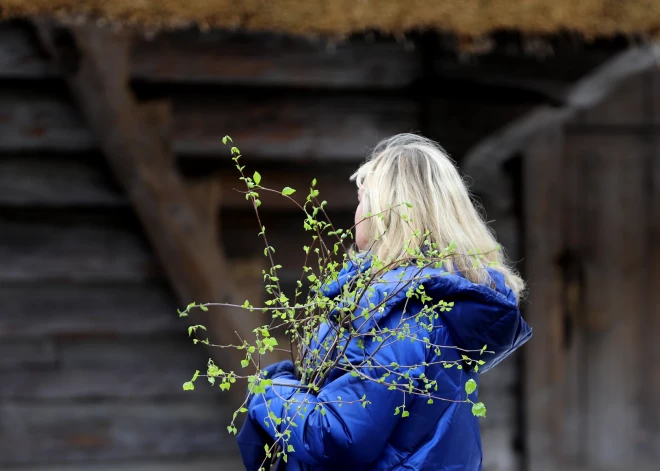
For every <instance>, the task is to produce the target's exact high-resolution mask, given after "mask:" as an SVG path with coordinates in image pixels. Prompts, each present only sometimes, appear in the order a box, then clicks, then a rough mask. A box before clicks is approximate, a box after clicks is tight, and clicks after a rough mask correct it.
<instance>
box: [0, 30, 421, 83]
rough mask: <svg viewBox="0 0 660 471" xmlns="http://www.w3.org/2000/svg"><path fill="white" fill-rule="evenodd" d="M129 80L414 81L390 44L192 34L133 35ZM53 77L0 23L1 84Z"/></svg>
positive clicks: (29, 40)
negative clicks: (5, 80) (16, 80)
mask: <svg viewBox="0 0 660 471" xmlns="http://www.w3.org/2000/svg"><path fill="white" fill-rule="evenodd" d="M130 62H131V76H132V78H133V79H136V80H141V81H147V82H177V83H213V84H225V85H250V86H295V87H327V88H396V87H405V86H408V85H410V84H412V83H413V82H414V81H415V80H416V79H417V78H418V77H419V76H420V75H421V60H420V57H419V53H418V52H417V51H416V50H415V49H414V48H410V47H408V46H407V45H404V44H401V43H397V42H396V41H394V40H379V41H366V40H364V39H356V40H351V41H341V42H336V43H331V42H329V41H327V40H310V39H305V38H292V37H287V36H282V35H275V34H251V35H247V34H241V33H232V32H225V31H212V32H207V33H202V32H200V31H199V30H193V31H178V32H172V33H161V34H158V35H157V36H156V37H155V38H148V39H147V38H144V37H138V38H137V40H136V42H135V44H134V45H133V47H132V51H131V61H130ZM55 76H58V72H57V70H56V68H55V67H53V66H52V65H51V64H50V63H49V62H48V60H47V59H46V58H45V57H44V54H43V53H42V51H41V50H40V48H39V46H38V43H37V41H36V38H35V37H34V33H33V32H32V31H31V30H30V28H28V27H27V26H26V25H24V24H20V23H7V24H3V25H0V78H21V79H40V78H44V77H55Z"/></svg>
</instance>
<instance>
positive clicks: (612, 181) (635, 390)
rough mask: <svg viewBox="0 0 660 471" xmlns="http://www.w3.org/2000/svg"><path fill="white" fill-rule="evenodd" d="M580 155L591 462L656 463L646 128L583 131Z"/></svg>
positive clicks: (588, 457) (588, 452)
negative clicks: (643, 438) (649, 415)
mask: <svg viewBox="0 0 660 471" xmlns="http://www.w3.org/2000/svg"><path fill="white" fill-rule="evenodd" d="M578 142H579V146H580V147H579V149H576V150H575V156H576V157H578V158H580V159H581V160H582V161H583V162H584V167H583V168H584V175H583V185H582V190H583V191H582V194H583V197H584V198H585V208H584V209H585V212H584V214H583V217H584V221H585V226H584V231H583V237H584V238H583V249H584V251H585V254H586V260H585V271H584V274H585V286H586V297H585V325H584V329H585V334H586V348H587V355H588V357H587V364H586V371H584V372H583V375H582V378H581V379H582V383H581V384H582V388H583V394H587V395H588V396H587V400H586V406H587V414H586V417H587V423H586V440H585V441H584V447H585V451H586V453H585V456H586V460H587V463H588V464H589V465H591V466H593V467H595V468H607V467H608V466H625V465H626V464H629V463H639V464H642V463H652V462H653V458H655V459H657V455H656V456H655V457H653V456H652V455H650V454H649V453H648V451H647V452H645V451H643V450H640V446H639V444H640V441H639V438H638V436H637V434H638V431H639V430H640V425H641V423H640V422H641V417H642V415H643V414H644V413H645V412H644V411H643V410H642V409H641V404H640V397H641V394H642V391H643V388H644V387H646V384H645V381H644V380H643V378H644V377H645V367H644V363H645V359H644V358H643V356H642V354H643V351H642V350H641V349H640V348H639V347H640V345H641V344H642V337H641V333H642V330H643V325H642V319H643V312H644V291H645V286H646V285H645V282H646V279H647V278H648V277H649V275H650V265H649V264H648V261H649V259H648V251H647V248H646V247H645V245H644V242H645V240H646V234H645V231H646V230H647V226H646V224H645V221H646V218H647V217H648V214H647V213H646V207H647V205H646V204H645V202H646V199H647V198H648V197H649V195H648V194H647V193H646V191H647V188H646V186H645V185H644V183H645V171H646V170H645V162H646V156H647V154H648V152H650V150H651V149H650V148H649V143H648V141H647V140H646V139H645V138H644V137H643V136H635V135H629V136H624V135H620V136H612V135H598V136H583V137H582V138H581V139H579V141H578Z"/></svg>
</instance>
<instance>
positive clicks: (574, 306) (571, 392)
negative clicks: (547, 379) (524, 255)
mask: <svg viewBox="0 0 660 471" xmlns="http://www.w3.org/2000/svg"><path fill="white" fill-rule="evenodd" d="M581 139H582V135H580V134H577V135H574V134H571V133H567V134H566V138H565V151H564V153H563V155H562V156H561V157H560V158H561V161H562V167H563V169H564V183H563V186H562V193H561V203H560V204H561V206H562V210H563V221H562V223H563V224H562V229H563V233H564V234H563V237H564V244H565V247H564V253H563V254H562V257H561V261H560V263H561V269H562V291H563V304H564V305H563V310H564V312H563V316H564V319H563V323H564V335H565V338H564V349H565V351H566V365H565V385H564V391H563V402H564V410H563V411H561V412H562V414H563V418H562V419H563V427H562V455H563V456H562V458H563V460H564V462H563V463H562V466H564V465H566V466H568V465H578V464H580V463H585V462H586V458H585V451H586V450H585V444H584V441H585V436H586V425H587V417H586V415H587V407H586V401H587V395H586V394H584V384H583V383H584V381H583V377H584V373H585V370H586V367H587V365H586V362H587V358H588V351H587V348H586V347H587V346H586V338H585V331H584V318H585V316H584V309H585V306H584V301H585V299H584V298H585V296H586V291H585V290H586V286H585V283H584V282H585V280H584V273H583V269H584V254H585V240H584V229H585V227H584V224H585V218H584V214H585V198H584V181H583V180H584V173H585V165H586V164H585V162H584V159H582V158H581V155H580V152H579V149H582V146H581V145H580V140H581Z"/></svg>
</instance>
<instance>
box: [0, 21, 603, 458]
mask: <svg viewBox="0 0 660 471" xmlns="http://www.w3.org/2000/svg"><path fill="white" fill-rule="evenodd" d="M442 51H443V50H442V48H441V44H440V43H439V42H435V41H434V40H428V39H420V40H414V41H409V42H407V43H404V44H398V43H396V42H394V41H392V40H385V39H376V40H373V41H371V40H367V39H365V38H357V39H355V40H353V41H352V42H350V43H343V44H339V45H334V46H333V45H329V44H327V43H324V42H320V41H319V42H309V41H301V40H292V39H289V38H282V37H277V36H272V35H257V36H247V37H246V36H241V35H236V34H229V33H210V34H207V35H200V34H197V33H195V34H193V33H177V34H171V35H165V36H161V37H159V38H157V39H155V40H147V39H141V40H139V41H138V42H137V44H136V45H135V47H134V49H133V52H132V77H133V86H134V89H135V92H136V94H137V96H138V97H139V98H140V99H141V100H150V99H160V98H167V99H169V100H170V101H171V104H172V110H173V126H172V140H173V141H172V143H173V147H174V150H175V152H176V154H177V158H178V164H179V167H180V169H181V171H182V172H183V173H184V174H185V175H186V176H187V177H188V178H189V179H190V180H191V181H194V180H197V179H203V178H204V177H207V176H209V175H211V174H214V175H220V176H221V178H222V181H223V187H224V190H223V191H224V192H223V196H222V201H223V206H222V210H221V212H220V214H219V224H220V227H221V242H222V243H223V244H224V246H225V248H226V251H227V253H228V254H229V256H230V257H231V258H232V260H233V262H234V263H233V266H240V265H241V263H242V262H241V260H244V259H246V258H248V257H252V256H254V254H255V253H259V252H260V248H261V245H260V243H259V241H258V239H257V237H256V233H257V232H258V227H257V224H256V222H255V221H254V218H253V216H252V214H251V213H250V208H249V207H248V206H247V205H246V204H245V203H244V200H243V198H242V197H241V195H238V194H237V193H236V192H234V191H232V188H234V187H240V182H239V181H238V179H237V174H236V173H235V171H234V169H233V167H232V165H231V161H230V158H229V155H228V153H227V148H226V147H225V146H223V145H222V143H221V138H222V136H224V135H225V134H229V135H231V136H232V137H233V138H234V141H235V143H236V145H237V146H238V147H240V149H241V150H242V152H243V154H244V156H245V157H244V158H245V163H246V164H247V165H248V170H250V169H253V168H254V169H258V170H259V171H260V173H261V174H262V176H263V184H265V185H272V186H273V187H274V188H281V187H283V186H286V185H288V186H292V187H294V188H298V189H299V193H303V191H302V190H303V189H304V188H306V187H307V185H308V184H309V182H310V181H311V180H312V178H314V177H316V178H318V179H319V188H320V190H321V197H322V198H324V199H327V200H328V201H329V206H328V207H329V211H330V214H331V217H332V218H333V220H334V221H336V222H337V223H338V225H339V226H342V227H348V226H349V225H350V224H351V221H352V217H353V211H354V207H355V188H354V186H353V185H352V184H351V183H350V182H348V176H349V175H350V174H351V173H352V171H353V170H354V169H355V168H356V166H357V164H358V163H359V162H360V161H361V160H362V159H363V158H364V157H365V155H366V154H367V153H368V149H369V147H370V146H373V145H374V144H375V143H376V142H377V141H378V140H379V139H381V138H383V137H386V136H389V135H392V134H395V133H398V132H406V131H421V132H423V133H424V134H427V135H429V136H430V137H433V138H435V139H437V140H439V141H440V142H441V143H442V144H443V145H444V146H445V147H446V148H447V149H448V150H449V151H450V152H451V153H452V155H453V156H454V157H456V158H457V159H458V160H459V162H460V158H461V156H462V155H463V153H464V152H465V151H466V150H467V148H468V147H470V146H471V145H473V144H474V143H475V142H476V141H477V140H478V139H479V138H481V137H483V136H485V135H487V134H489V133H491V132H493V131H494V130H495V129H497V128H498V127H499V126H501V124H502V123H503V122H506V121H507V120H510V119H511V118H513V117H516V116H518V115H520V114H521V113H523V112H525V111H526V110H528V109H530V108H531V107H532V106H534V105H535V104H536V103H537V102H538V100H539V93H540V94H547V93H550V94H553V93H555V92H557V91H559V90H560V89H561V87H562V86H563V85H564V84H566V83H568V82H570V81H571V80H573V78H574V77H571V76H569V75H568V73H567V72H565V73H563V75H557V76H555V77H554V78H553V79H552V80H549V79H548V78H547V74H546V75H545V76H544V78H543V79H542V80H539V79H538V77H539V74H538V73H536V74H535V73H533V71H534V70H537V69H534V68H533V67H532V68H530V66H529V64H530V62H529V61H521V60H518V59H511V58H509V57H508V56H507V55H506V54H504V55H502V56H499V60H497V58H495V59H492V62H489V59H485V60H484V61H483V62H482V68H480V67H477V66H475V65H474V64H469V63H467V64H462V63H459V62H458V60H457V59H456V57H454V56H450V55H448V54H447V53H444V52H442ZM507 60H510V61H514V62H515V66H516V67H517V69H518V70H519V71H522V72H523V76H524V81H523V82H515V83H508V82H507V77H508V76H507V73H508V71H507V67H506V64H507V62H506V61H507ZM599 60H602V59H601V58H598V57H596V58H594V57H591V58H590V59H589V60H585V61H578V60H575V61H574V62H575V66H576V68H578V67H584V66H585V65H584V64H585V63H589V61H591V64H593V63H596V62H598V61H599ZM516 61H517V62H516ZM502 64H505V65H504V66H503V65H502ZM526 68H527V69H526ZM576 68H574V69H572V70H577V69H576ZM528 69H529V70H530V73H529V74H528V75H527V76H525V74H524V71H525V70H528ZM484 70H488V71H490V73H491V75H490V77H491V79H492V80H494V83H496V84H498V83H499V84H500V85H501V84H502V83H504V88H497V89H496V90H497V93H493V89H492V88H491V87H492V84H490V83H485V84H484V83H481V82H480V81H482V80H483V79H484V75H482V74H481V72H482V71H484ZM509 78H510V76H509ZM464 79H465V80H468V81H467V82H466V83H465V84H463V85H458V84H459V83H462V82H461V81H462V80H464ZM521 83H522V84H524V86H526V87H527V88H528V89H529V91H528V92H524V93H516V94H515V96H514V95H512V94H511V93H509V92H508V91H507V90H509V89H511V88H513V87H519V86H521ZM500 85H497V86H498V87H499V86H500ZM449 90H451V91H449ZM475 116H478V119H475ZM262 209H263V210H264V215H263V217H264V224H265V225H266V226H267V227H268V230H269V234H270V237H271V240H270V242H271V245H273V246H275V247H276V249H277V257H280V258H279V259H277V257H276V260H279V261H281V262H282V264H283V265H284V266H285V270H284V273H283V276H282V278H283V281H284V284H285V286H287V287H289V288H288V289H290V287H291V286H292V284H293V280H294V279H295V277H296V276H297V275H299V273H298V272H297V271H295V270H293V269H292V268H294V267H296V266H300V265H301V264H302V262H303V255H304V254H303V252H302V250H301V247H302V246H303V245H304V244H305V243H306V240H307V239H306V234H305V232H304V230H303V229H302V227H300V219H299V217H298V216H297V214H296V213H295V212H294V211H293V210H292V208H291V206H290V205H287V204H286V202H283V201H282V200H280V199H277V198H266V199H264V205H263V206H262ZM509 216H510V218H509V222H508V223H507V222H506V221H504V223H503V222H502V221H500V222H498V223H497V224H499V225H498V226H497V227H496V229H497V230H498V232H499V234H500V236H501V238H502V240H503V241H505V243H506V244H507V245H508V244H509V243H510V244H511V245H512V246H511V247H508V248H509V250H510V251H511V252H512V255H513V256H514V258H515V259H518V257H517V254H518V247H515V246H513V245H516V244H517V243H518V242H517V238H516V236H515V231H516V230H517V226H516V219H515V218H516V217H517V216H516V215H515V214H514V215H509ZM509 241H510V242H509ZM0 259H1V260H2V261H3V263H2V264H0V299H2V301H3V302H2V303H0V353H1V355H0V384H1V387H0V466H2V467H3V468H5V467H12V466H22V467H25V469H49V470H50V469H61V470H65V469H66V470H77V469H89V466H93V467H94V468H96V469H102V470H108V471H110V470H113V471H114V470H120V469H122V470H127V469H131V470H132V469H140V470H142V471H145V470H150V469H167V470H169V469H172V470H174V469H180V468H183V467H185V468H186V469H191V470H199V471H201V470H206V469H211V466H213V467H215V466H216V465H217V464H218V463H220V464H221V465H222V466H221V467H222V469H238V463H237V461H236V450H235V447H234V445H233V439H232V438H231V437H229V436H228V435H227V433H226V429H225V426H226V425H227V421H228V419H229V414H230V412H231V408H230V406H231V404H228V402H227V399H226V398H225V397H224V396H222V395H221V394H220V393H219V392H217V391H215V390H213V391H211V390H210V388H198V389H197V390H195V391H194V392H193V393H186V394H184V393H183V392H182V391H181V383H182V382H183V381H186V380H187V379H188V378H189V377H190V375H191V374H192V372H193V371H194V370H195V369H196V368H200V366H203V365H204V363H205V360H206V358H207V354H206V352H204V351H202V350H200V349H196V348H194V347H193V346H192V345H191V344H190V342H189V340H188V338H187V336H186V334H185V327H186V323H184V322H182V321H179V319H178V318H177V317H176V308H177V307H179V305H178V303H177V301H176V300H175V299H174V298H173V295H172V292H171V289H170V287H169V286H168V283H167V280H165V279H164V276H163V272H162V270H161V267H160V264H159V262H158V260H156V259H155V257H154V254H153V253H152V251H151V249H150V247H149V246H148V244H147V243H146V241H145V239H144V236H143V234H142V230H141V227H140V223H139V221H138V220H137V219H136V217H135V215H134V214H133V212H132V210H131V208H130V204H129V202H128V201H127V199H126V197H125V196H124V195H123V194H122V192H121V190H120V189H119V188H118V186H117V184H116V182H115V181H114V179H113V177H112V175H111V173H110V171H109V169H108V167H107V166H106V163H105V161H104V159H103V156H102V155H101V154H100V152H99V150H98V147H97V143H96V141H95V139H94V137H93V136H92V134H91V133H90V131H89V129H88V128H87V126H86V125H85V123H84V121H83V119H82V117H81V116H80V114H79V112H78V111H77V110H76V108H75V106H74V105H73V102H72V100H71V98H70V96H69V94H68V91H67V90H66V87H65V85H64V84H63V83H62V82H61V81H60V80H59V78H58V74H57V71H55V70H54V69H53V68H52V66H51V65H50V64H49V62H48V60H47V59H46V58H45V57H44V55H43V53H42V52H41V51H40V49H39V48H38V46H37V42H36V39H35V36H34V34H33V32H32V31H31V29H30V28H29V26H28V25H26V24H23V23H9V24H3V25H0ZM256 275H258V273H257V274H256ZM236 276H241V277H242V279H244V280H245V281H244V282H242V283H244V284H250V283H252V285H254V273H253V272H248V273H243V274H240V273H237V274H236ZM197 301H201V300H197ZM519 384H520V380H519V376H518V368H517V361H516V360H515V359H513V360H511V361H508V362H505V363H504V364H502V365H500V366H499V367H498V368H497V369H496V371H494V372H492V373H489V374H486V375H484V377H483V379H482V383H481V387H480V398H481V399H482V400H483V401H484V402H486V404H487V405H488V407H489V417H488V419H486V420H484V421H482V431H483V442H484V451H485V460H486V462H485V466H484V469H486V470H487V471H497V470H507V471H509V470H515V469H517V468H518V466H519V463H520V446H519V438H520V437H519V435H520V432H521V431H520V429H519V427H518V424H519V417H518V412H517V411H518V408H519V407H518V405H519V401H520V388H519ZM21 469H23V468H21Z"/></svg>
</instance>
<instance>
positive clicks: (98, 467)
mask: <svg viewBox="0 0 660 471" xmlns="http://www.w3.org/2000/svg"><path fill="white" fill-rule="evenodd" d="M182 469H185V470H186V471H218V470H222V471H244V470H245V467H244V466H243V462H242V461H241V459H240V458H239V457H238V456H233V455H228V456H222V457H215V458H184V459H172V458H168V459H166V460H162V461H154V460H149V461H145V460H135V461H131V462H122V463H95V464H94V471H181V470H182ZM3 470H4V471H89V464H66V465H60V464H41V465H36V466H24V465H19V466H5V467H3Z"/></svg>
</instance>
